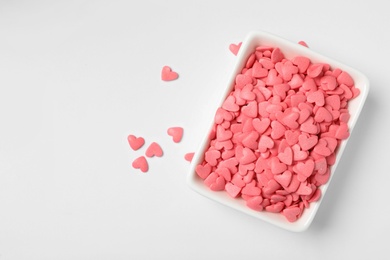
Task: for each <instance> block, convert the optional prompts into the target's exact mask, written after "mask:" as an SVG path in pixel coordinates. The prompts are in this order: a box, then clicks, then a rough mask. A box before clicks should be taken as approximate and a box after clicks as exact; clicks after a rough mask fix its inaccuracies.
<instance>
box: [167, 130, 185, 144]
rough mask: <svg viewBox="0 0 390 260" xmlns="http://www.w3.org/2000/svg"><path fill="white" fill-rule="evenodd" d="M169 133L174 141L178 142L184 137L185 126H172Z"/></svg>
mask: <svg viewBox="0 0 390 260" xmlns="http://www.w3.org/2000/svg"><path fill="white" fill-rule="evenodd" d="M167 133H168V135H170V136H172V138H173V141H174V142H175V143H178V142H180V141H181V139H182V137H183V128H182V127H170V128H168V130H167Z"/></svg>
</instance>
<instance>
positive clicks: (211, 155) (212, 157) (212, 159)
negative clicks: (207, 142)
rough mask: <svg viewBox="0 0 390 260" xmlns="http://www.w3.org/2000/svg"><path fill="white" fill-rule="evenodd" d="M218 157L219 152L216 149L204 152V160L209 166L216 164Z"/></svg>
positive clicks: (219, 156)
mask: <svg viewBox="0 0 390 260" xmlns="http://www.w3.org/2000/svg"><path fill="white" fill-rule="evenodd" d="M219 158H221V152H220V151H218V150H208V151H207V152H205V161H206V162H207V163H208V164H210V165H211V166H216V165H217V164H218V159H219Z"/></svg>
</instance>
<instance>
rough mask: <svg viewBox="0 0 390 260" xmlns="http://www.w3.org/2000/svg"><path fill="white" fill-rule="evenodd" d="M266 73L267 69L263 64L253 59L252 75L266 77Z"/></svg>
mask: <svg viewBox="0 0 390 260" xmlns="http://www.w3.org/2000/svg"><path fill="white" fill-rule="evenodd" d="M267 75H268V70H267V69H265V68H263V66H262V65H261V64H260V63H259V62H258V61H255V63H254V64H253V67H252V77H254V78H264V77H267Z"/></svg>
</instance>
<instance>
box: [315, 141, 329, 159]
mask: <svg viewBox="0 0 390 260" xmlns="http://www.w3.org/2000/svg"><path fill="white" fill-rule="evenodd" d="M313 151H314V152H315V153H317V154H320V155H322V156H329V155H331V153H332V151H331V150H330V149H329V147H328V143H327V142H326V140H325V139H323V138H321V139H320V140H318V143H317V145H316V146H315V147H314V149H313Z"/></svg>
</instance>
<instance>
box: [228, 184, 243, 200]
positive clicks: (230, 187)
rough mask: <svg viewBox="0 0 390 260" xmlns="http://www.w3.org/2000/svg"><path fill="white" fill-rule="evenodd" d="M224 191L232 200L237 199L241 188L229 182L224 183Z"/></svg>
mask: <svg viewBox="0 0 390 260" xmlns="http://www.w3.org/2000/svg"><path fill="white" fill-rule="evenodd" d="M225 190H226V191H227V193H228V194H229V195H230V196H231V197H233V198H235V197H237V195H238V194H239V193H240V192H241V188H240V187H238V186H236V185H234V184H233V183H231V182H228V183H226V185H225Z"/></svg>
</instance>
